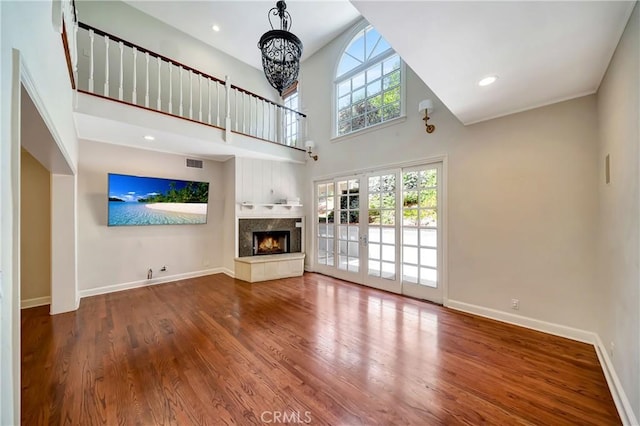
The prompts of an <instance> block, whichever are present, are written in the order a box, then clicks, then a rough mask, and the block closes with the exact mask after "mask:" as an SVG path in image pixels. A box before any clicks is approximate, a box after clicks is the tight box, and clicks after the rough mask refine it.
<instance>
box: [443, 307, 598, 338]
mask: <svg viewBox="0 0 640 426" xmlns="http://www.w3.org/2000/svg"><path fill="white" fill-rule="evenodd" d="M445 306H446V307H447V308H451V309H455V310H457V311H462V312H468V313H470V314H475V315H480V316H481V317H486V318H490V319H494V320H498V321H502V322H506V323H508V324H513V325H519V326H521V327H525V328H530V329H532V330H537V331H542V332H544V333H549V334H553V335H554V336H560V337H566V338H567V339H572V340H577V341H578V342H582V343H591V344H595V342H596V341H595V333H593V332H591V331H585V330H580V329H578V328H573V327H567V326H564V325H560V324H554V323H551V322H546V321H541V320H537V319H535V318H529V317H525V316H522V315H515V314H512V313H509V312H504V311H498V310H496V309H491V308H485V307H484V306H478V305H472V304H470V303H465V302H459V301H457V300H451V299H449V300H448V301H447V304H446V305H445Z"/></svg>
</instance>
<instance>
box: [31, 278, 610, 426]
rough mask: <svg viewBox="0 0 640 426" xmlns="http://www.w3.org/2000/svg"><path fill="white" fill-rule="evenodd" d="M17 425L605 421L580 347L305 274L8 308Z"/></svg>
mask: <svg viewBox="0 0 640 426" xmlns="http://www.w3.org/2000/svg"><path fill="white" fill-rule="evenodd" d="M22 422H23V424H25V425H40V424H73V425H99V424H106V425H134V424H137V425H168V424H179V425H191V424H194V425H199V424H242V425H244V424H283V423H288V424H297V423H299V424H303V423H310V424H318V425H324V424H331V425H360V424H362V425H376V424H382V425H400V424H415V425H436V424H474V425H475V424H482V423H488V424H509V425H512V424H545V425H560V424H576V423H579V424H597V425H603V424H619V423H620V419H619V417H618V415H617V413H616V410H615V406H614V403H613V400H612V398H611V395H610V393H609V390H608V388H607V385H606V383H605V378H604V376H603V373H602V371H601V368H600V365H599V363H598V360H597V357H596V354H595V352H594V349H593V347H592V346H590V345H586V344H582V343H577V342H574V341H570V340H567V339H562V338H559V337H554V336H550V335H546V334H543V333H539V332H535V331H531V330H526V329H523V328H519V327H515V326H510V325H507V324H502V323H499V322H495V321H491V320H487V319H483V318H480V317H475V316H472V315H466V314H462V313H458V312H455V311H451V310H448V309H445V308H442V307H439V306H436V305H432V304H429V303H426V302H421V301H417V300H413V299H408V298H404V297H401V296H396V295H393V294H389V293H384V292H380V291H377V290H373V289H368V288H366V287H361V286H357V285H354V284H349V283H345V282H342V281H339V280H335V279H332V278H329V277H325V276H322V275H317V274H308V273H307V274H305V275H304V277H302V278H289V279H283V280H278V281H270V282H262V283H256V284H249V283H244V282H242V281H236V280H234V279H232V278H229V277H227V276H225V275H212V276H208V277H201V278H195V279H190V280H185V281H178V282H176V283H171V284H164V285H158V286H152V287H145V288H140V289H135V290H129V291H124V292H120V293H112V294H107V295H102V296H95V297H91V298H87V299H83V300H82V302H81V305H80V309H79V310H78V311H77V312H74V313H68V314H61V315H56V316H53V317H52V316H49V314H48V307H39V308H32V309H26V310H23V311H22Z"/></svg>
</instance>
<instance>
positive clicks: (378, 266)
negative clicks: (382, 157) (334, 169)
mask: <svg viewBox="0 0 640 426" xmlns="http://www.w3.org/2000/svg"><path fill="white" fill-rule="evenodd" d="M441 175H442V165H441V163H436V164H428V165H422V166H417V167H411V168H403V169H392V170H381V171H376V172H372V173H368V174H361V175H356V176H350V177H348V178H336V179H332V180H327V181H322V182H317V183H316V185H315V186H316V215H317V222H316V223H317V226H316V242H317V246H316V247H317V251H316V259H315V263H316V270H318V272H322V273H325V274H328V275H332V276H335V277H338V278H342V279H345V280H349V281H353V282H356V283H360V284H364V285H367V286H371V287H375V288H379V289H383V290H386V291H391V292H394V293H400V294H407V295H410V296H413V297H418V298H422V299H427V300H431V301H434V302H437V303H442V284H441V278H440V277H439V275H441V274H440V271H441V270H442V250H441V247H442V241H441V239H442V232H440V226H441V225H439V222H438V213H439V211H440V209H441V203H442V200H441V197H442V195H441V192H442V191H441V180H442V177H441Z"/></svg>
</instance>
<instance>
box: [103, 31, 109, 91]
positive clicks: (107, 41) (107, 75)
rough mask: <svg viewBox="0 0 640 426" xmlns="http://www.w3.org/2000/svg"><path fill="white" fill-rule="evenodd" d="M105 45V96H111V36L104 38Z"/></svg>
mask: <svg viewBox="0 0 640 426" xmlns="http://www.w3.org/2000/svg"><path fill="white" fill-rule="evenodd" d="M104 44H105V46H106V47H105V61H104V62H105V66H104V67H105V70H104V95H105V96H109V36H104Z"/></svg>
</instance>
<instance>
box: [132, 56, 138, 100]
mask: <svg viewBox="0 0 640 426" xmlns="http://www.w3.org/2000/svg"><path fill="white" fill-rule="evenodd" d="M137 92H138V49H136V48H135V47H134V48H133V90H132V92H131V101H132V103H133V104H136V103H137V102H138V93H137Z"/></svg>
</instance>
